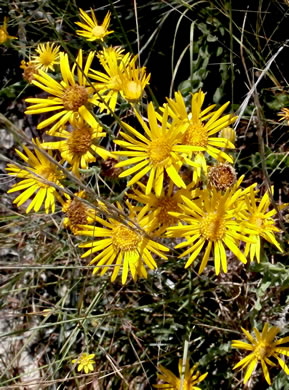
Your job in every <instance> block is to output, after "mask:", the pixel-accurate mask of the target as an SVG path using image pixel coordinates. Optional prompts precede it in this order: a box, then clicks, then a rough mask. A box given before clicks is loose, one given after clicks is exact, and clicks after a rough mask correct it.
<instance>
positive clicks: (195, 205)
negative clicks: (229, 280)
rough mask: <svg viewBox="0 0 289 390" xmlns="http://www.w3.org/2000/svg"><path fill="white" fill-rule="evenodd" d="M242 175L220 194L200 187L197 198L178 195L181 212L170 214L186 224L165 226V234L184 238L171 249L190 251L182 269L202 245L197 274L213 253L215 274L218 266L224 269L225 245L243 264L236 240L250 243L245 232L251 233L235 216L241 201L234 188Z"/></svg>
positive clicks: (244, 259)
mask: <svg viewBox="0 0 289 390" xmlns="http://www.w3.org/2000/svg"><path fill="white" fill-rule="evenodd" d="M241 180H242V178H240V179H239V181H238V182H237V183H236V185H235V186H234V187H233V188H232V189H231V190H230V191H227V192H225V194H222V193H221V192H217V191H216V190H215V189H213V190H212V191H208V190H203V191H200V192H199V198H198V199H197V200H194V201H192V200H190V199H189V198H187V197H186V196H182V200H183V202H184V204H180V205H179V207H180V208H181V210H182V211H183V213H171V215H173V216H175V217H178V218H179V219H181V220H183V221H184V222H186V223H187V225H178V226H174V227H170V228H168V233H167V234H168V236H169V237H185V238H186V241H184V242H182V243H180V244H178V245H176V247H175V248H183V247H186V246H189V248H188V249H187V250H186V251H185V252H183V253H182V254H181V255H180V256H179V257H184V256H186V255H188V254H190V257H189V259H188V260H187V262H186V265H185V268H188V267H189V266H190V265H191V264H192V263H193V261H194V260H195V259H196V258H197V257H198V255H199V253H200V252H201V250H202V249H203V248H205V253H204V255H203V258H202V261H201V265H200V268H199V274H201V273H202V272H203V270H204V268H205V267H206V265H207V263H208V260H209V256H210V254H211V252H213V256H214V262H215V271H216V274H217V275H218V274H219V273H220V269H221V268H222V269H223V271H224V272H227V254H226V247H227V248H228V249H229V250H230V251H231V252H233V254H234V255H235V256H236V257H237V258H238V259H239V260H240V261H241V262H242V263H244V264H246V263H247V260H246V257H245V256H244V254H243V253H242V252H241V251H240V249H239V247H238V246H239V242H240V240H241V241H244V242H248V241H249V242H250V241H251V240H250V239H249V238H248V237H247V236H245V234H250V233H252V232H253V233H254V231H252V230H251V229H249V228H243V227H242V226H241V225H240V219H238V215H239V213H240V210H241V209H242V208H244V202H243V201H242V197H243V193H242V190H241V189H238V187H239V185H240V182H241Z"/></svg>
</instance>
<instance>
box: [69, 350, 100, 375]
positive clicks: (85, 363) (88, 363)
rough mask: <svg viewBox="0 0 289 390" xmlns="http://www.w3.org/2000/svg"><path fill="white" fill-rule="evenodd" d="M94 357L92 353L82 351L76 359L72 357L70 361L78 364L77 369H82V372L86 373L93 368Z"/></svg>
mask: <svg viewBox="0 0 289 390" xmlns="http://www.w3.org/2000/svg"><path fill="white" fill-rule="evenodd" d="M94 357H95V354H94V353H91V354H89V353H86V352H83V353H82V354H81V355H80V356H79V357H78V358H77V359H73V360H72V363H73V364H74V363H76V364H78V366H77V371H82V370H84V372H85V373H86V374H88V373H89V371H93V370H94V367H93V365H94V364H95V361H94V360H93V358H94Z"/></svg>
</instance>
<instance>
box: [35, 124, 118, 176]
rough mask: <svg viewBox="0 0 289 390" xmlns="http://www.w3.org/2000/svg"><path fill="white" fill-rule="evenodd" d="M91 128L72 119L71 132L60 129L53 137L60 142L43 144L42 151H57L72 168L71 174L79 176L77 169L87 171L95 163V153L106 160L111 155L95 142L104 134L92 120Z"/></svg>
mask: <svg viewBox="0 0 289 390" xmlns="http://www.w3.org/2000/svg"><path fill="white" fill-rule="evenodd" d="M93 122H94V125H93V127H91V126H90V125H88V124H86V123H85V122H84V120H83V119H82V118H79V119H74V118H73V119H72V120H71V125H72V130H71V131H67V130H63V129H61V131H59V132H55V133H54V136H55V137H59V138H62V139H63V140H62V141H55V142H44V143H43V144H42V145H41V146H42V147H43V148H44V149H54V150H55V149H58V150H59V151H60V154H61V157H62V158H63V160H64V161H67V162H68V163H69V164H70V165H71V166H72V172H73V173H74V174H75V175H76V176H79V168H82V169H87V168H88V165H89V164H90V163H92V162H95V161H96V157H95V155H94V154H95V153H96V154H98V155H99V156H100V157H101V158H103V159H104V160H106V159H107V158H108V157H111V156H112V155H111V153H110V152H108V151H107V150H105V149H104V148H102V147H100V146H98V144H97V143H96V141H97V140H98V139H100V138H102V137H103V136H105V135H106V134H105V133H104V132H101V131H102V127H101V126H100V125H99V124H98V123H97V122H96V120H95V119H94V118H92V120H91V121H90V123H93Z"/></svg>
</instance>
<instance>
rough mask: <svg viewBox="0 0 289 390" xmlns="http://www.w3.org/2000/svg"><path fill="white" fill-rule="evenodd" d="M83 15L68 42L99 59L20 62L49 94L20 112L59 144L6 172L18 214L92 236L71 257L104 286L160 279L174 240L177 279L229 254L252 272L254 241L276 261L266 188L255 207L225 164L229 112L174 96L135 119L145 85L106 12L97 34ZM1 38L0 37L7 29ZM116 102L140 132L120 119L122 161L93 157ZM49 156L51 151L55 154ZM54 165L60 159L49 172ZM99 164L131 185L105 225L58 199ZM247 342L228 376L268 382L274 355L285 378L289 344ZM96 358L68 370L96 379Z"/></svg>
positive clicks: (220, 265) (100, 154)
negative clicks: (84, 45)
mask: <svg viewBox="0 0 289 390" xmlns="http://www.w3.org/2000/svg"><path fill="white" fill-rule="evenodd" d="M80 16H81V19H82V21H81V22H76V24H77V25H78V26H79V27H80V28H81V30H77V31H76V33H77V34H78V35H79V36H80V37H84V38H85V39H87V40H88V41H97V42H98V43H99V44H101V45H102V47H101V50H99V51H98V52H95V51H90V52H89V53H88V55H87V56H86V59H84V57H85V55H84V53H83V51H82V50H81V49H80V50H79V52H78V54H77V56H76V59H75V61H74V62H73V64H72V65H71V60H70V56H69V55H68V53H66V52H62V51H60V46H57V45H55V43H52V44H50V43H44V44H40V45H39V46H38V47H37V48H36V51H35V55H33V56H32V57H31V58H29V60H28V61H27V62H25V61H24V60H23V61H22V64H21V67H22V68H23V69H24V74H23V77H24V78H25V79H26V80H27V81H28V82H30V83H32V84H33V85H35V86H37V87H39V88H40V89H41V90H42V91H44V92H46V93H47V97H45V98H43V97H41V98H38V97H37V98H36V97H32V98H28V99H26V102H27V103H29V104H30V105H29V106H28V108H27V110H26V111H25V113H26V114H28V115H34V114H43V113H45V114H47V115H48V117H47V119H45V120H43V121H42V122H40V123H39V124H38V126H37V129H39V130H42V129H46V134H47V135H48V136H51V137H52V138H53V137H55V139H54V140H52V141H46V142H42V143H41V142H40V141H39V140H38V139H36V140H33V142H34V151H32V150H30V149H28V148H27V147H26V146H23V152H21V151H19V150H16V152H17V154H18V155H19V156H20V158H21V159H22V160H23V161H24V163H25V164H26V166H24V167H21V166H20V165H19V164H17V165H16V164H8V167H7V171H8V172H9V175H13V176H15V177H17V178H20V179H22V180H21V181H20V182H18V183H16V184H14V185H13V186H12V188H11V189H10V190H9V191H8V192H9V193H12V192H16V191H17V192H19V191H22V192H21V193H20V195H18V196H17V197H16V198H15V200H14V203H16V204H17V206H21V205H22V204H24V203H26V202H27V201H29V200H30V202H28V206H27V208H26V213H29V212H30V211H32V210H34V211H35V212H38V211H39V210H40V209H41V207H42V206H44V209H45V212H46V213H49V212H50V211H51V212H54V211H55V207H56V203H57V202H59V204H60V205H61V206H62V210H63V212H64V213H65V218H64V222H63V223H64V226H65V227H67V228H70V229H71V231H72V232H73V233H74V234H77V235H80V236H86V237H92V240H91V241H88V242H85V243H81V244H80V245H79V247H81V248H86V252H85V253H84V254H83V255H82V257H83V258H85V257H87V256H90V255H92V254H93V256H94V257H93V259H92V260H91V262H90V264H94V265H95V266H94V270H93V273H99V274H100V275H104V274H105V273H106V272H107V271H111V281H112V282H113V281H114V280H115V279H116V277H117V275H118V274H119V273H121V275H122V277H121V280H122V284H125V283H126V282H127V280H128V275H129V274H131V276H132V279H133V280H134V281H136V280H137V279H138V278H139V277H143V278H147V268H148V269H150V270H154V269H156V268H157V262H156V260H155V257H156V256H157V257H160V258H161V259H164V260H167V256H166V255H165V253H167V252H168V251H169V248H168V247H167V246H166V245H167V243H168V242H172V241H173V240H176V241H177V245H176V246H175V250H177V251H178V254H179V258H181V259H183V258H186V263H185V268H188V267H190V266H191V265H192V263H193V262H194V261H195V260H196V259H197V258H200V265H199V273H202V272H203V271H204V269H205V268H206V266H207V264H208V262H209V260H210V258H211V257H212V258H213V260H214V265H215V272H216V274H217V275H218V274H219V273H220V271H221V270H223V271H224V272H227V270H228V264H227V259H228V254H233V255H234V256H235V257H237V258H238V259H239V260H240V261H241V262H242V263H244V264H245V263H247V259H248V258H249V259H250V260H251V261H253V260H254V259H256V260H257V262H260V250H261V239H262V238H263V239H264V240H266V241H267V242H269V243H271V244H273V245H275V247H276V248H277V249H278V250H279V251H282V248H281V247H280V245H279V244H278V242H277V240H276V238H275V233H278V232H279V229H278V228H277V227H276V224H275V221H274V215H275V214H276V213H277V212H278V210H276V209H272V208H271V209H270V205H271V202H270V198H271V196H272V193H273V189H268V190H267V191H266V192H265V194H264V195H263V196H259V194H258V193H259V190H258V189H257V188H256V184H253V185H251V186H249V187H247V188H242V187H241V185H242V182H243V179H244V178H243V177H240V178H239V179H237V175H236V172H235V170H234V168H233V166H232V165H231V164H232V163H233V158H232V156H231V155H230V154H228V153H229V152H228V150H233V149H234V148H235V146H234V141H235V134H234V131H233V130H232V129H231V128H230V127H229V126H230V125H231V124H233V123H234V122H235V120H236V119H237V117H236V116H234V115H233V114H224V111H225V110H226V109H227V107H228V105H229V102H227V103H225V104H223V105H222V106H221V107H220V108H218V109H215V105H210V106H208V107H206V108H203V104H204V99H205V93H204V92H203V91H201V90H200V91H198V92H196V93H192V95H191V103H190V110H189V112H188V111H187V105H186V103H185V100H184V98H183V96H182V94H181V93H180V92H175V95H174V98H167V101H166V103H164V104H163V106H161V107H159V108H156V107H154V105H153V103H152V102H149V103H148V105H147V115H142V114H141V112H140V106H139V105H138V102H140V100H141V98H142V96H143V94H144V90H145V88H146V86H147V85H148V83H149V80H150V74H147V72H146V69H145V67H140V66H138V65H137V63H138V56H133V55H132V54H130V53H125V51H124V50H123V49H122V48H120V47H112V46H107V45H106V44H105V43H104V39H105V37H106V36H107V35H109V34H111V33H112V32H113V31H109V30H108V28H109V23H110V17H111V15H110V13H107V15H106V16H105V18H104V21H103V23H102V24H98V22H97V20H96V17H95V14H94V12H93V11H92V10H91V16H89V15H88V14H87V13H85V12H84V11H83V10H82V9H80ZM2 29H3V31H4V32H5V31H6V32H5V33H6V34H7V30H6V27H5V22H4V27H3V28H2ZM7 36H8V34H7ZM10 38H13V37H10ZM95 59H97V60H98V66H99V67H100V68H101V70H96V69H94V68H93V66H92V64H93V61H94V60H95ZM55 69H59V74H58V77H55V76H53V75H52V74H51V73H49V72H55ZM119 102H126V103H127V106H128V108H129V109H130V110H131V111H133V113H134V116H135V118H136V119H137V122H138V123H139V129H136V128H134V127H133V126H132V125H131V124H129V123H127V121H120V120H119V124H120V126H121V130H120V131H119V134H117V137H118V138H117V139H115V140H114V143H115V145H116V147H119V148H120V149H121V150H119V149H118V150H116V151H112V150H106V148H105V147H103V146H101V142H102V140H103V139H104V137H106V131H105V126H104V125H103V123H102V120H101V118H102V116H103V114H109V115H116V114H115V113H116V112H117V110H118V107H119V106H118V103H119ZM100 114H101V115H100ZM46 151H48V152H46ZM52 151H58V152H57V154H55V155H54V154H53V152H52ZM57 156H61V159H58V161H57V164H56V163H55V162H54V161H55V159H56V160H57ZM97 158H100V159H103V160H107V159H110V158H114V159H116V160H117V161H118V162H117V164H116V165H115V168H118V169H119V171H120V174H119V178H124V177H129V181H128V183H127V186H128V187H130V189H129V191H128V192H127V194H126V195H127V200H126V201H125V205H121V204H120V203H118V202H116V204H115V207H116V210H117V211H118V215H119V218H117V219H116V218H115V217H112V216H111V215H108V213H107V208H106V206H105V205H104V203H102V202H99V201H98V202H95V204H97V205H98V206H100V205H101V207H99V210H100V211H99V212H96V208H95V207H92V206H93V205H91V206H89V204H88V203H87V202H83V201H82V199H85V198H86V197H87V194H86V193H85V191H80V192H76V193H75V195H74V196H73V197H71V196H69V195H67V193H65V192H64V191H63V189H64V185H65V184H64V183H65V181H64V180H65V179H66V176H65V173H64V170H63V169H61V167H66V168H68V169H69V170H70V171H71V173H72V174H73V175H75V177H76V178H78V179H81V180H83V178H82V175H81V170H82V169H87V168H88V167H89V165H90V164H92V163H95V162H96V161H97ZM281 208H282V206H280V207H279V209H281ZM161 239H163V240H164V241H163V243H164V244H165V245H164V244H161V243H160V240H161ZM182 248H186V249H185V250H184V251H183V250H182ZM179 250H181V253H180V252H179ZM187 256H188V257H187ZM243 331H244V332H245V334H246V336H247V338H248V339H249V341H250V342H251V344H252V345H248V344H245V343H243V342H239V341H234V343H233V346H234V347H237V348H243V349H246V350H250V351H252V353H251V354H250V355H249V356H248V357H247V358H245V359H243V360H242V361H241V362H240V363H238V364H237V365H236V366H235V368H238V367H245V366H247V365H248V364H249V368H248V370H247V373H246V375H245V382H246V381H247V380H248V378H249V376H250V375H251V373H252V371H253V370H254V368H255V366H256V364H257V362H258V360H260V361H261V364H262V368H263V371H264V374H265V378H266V380H267V382H268V383H270V379H269V374H268V370H267V368H266V363H267V364H269V365H273V363H272V362H271V360H270V359H269V357H270V356H273V357H275V358H276V359H277V360H278V362H279V364H280V366H281V367H282V368H283V369H284V370H285V372H286V373H287V374H288V373H289V369H288V368H287V366H286V364H285V363H284V362H283V361H282V360H281V359H280V358H279V357H278V356H277V353H283V354H286V355H287V354H288V352H287V351H288V349H287V347H284V348H282V347H279V345H280V344H281V343H284V342H287V341H289V339H288V338H284V339H281V340H279V341H277V342H273V339H274V337H275V336H276V334H277V333H278V331H279V329H278V328H276V327H273V328H272V329H271V330H270V331H268V325H266V326H265V327H264V329H263V332H262V335H260V334H259V332H258V331H257V330H256V329H255V333H256V337H257V341H255V340H254V339H253V338H252V336H250V335H249V333H248V332H246V331H245V330H243ZM93 358H94V355H93V354H90V355H89V354H87V353H84V354H82V355H81V356H80V357H79V359H75V360H74V361H73V362H75V363H76V362H78V364H79V366H78V370H82V369H84V370H85V372H86V373H87V372H89V371H91V370H93V363H94V361H93ZM160 372H161V374H160V376H159V379H160V380H162V381H165V382H166V383H167V384H157V385H155V388H159V389H162V388H163V389H164V388H166V389H168V388H171V389H181V388H182V389H185V390H191V389H199V388H198V387H196V386H195V384H198V383H200V382H201V381H203V380H204V379H205V377H206V376H207V373H206V374H204V375H200V373H199V372H198V371H196V367H195V366H194V367H193V368H191V369H190V368H189V364H188V363H187V364H186V365H185V367H183V365H182V362H181V361H180V364H179V372H180V378H177V377H176V376H175V375H174V374H172V373H171V372H170V371H169V370H167V369H166V368H164V367H162V366H160ZM168 386H169V387H168Z"/></svg>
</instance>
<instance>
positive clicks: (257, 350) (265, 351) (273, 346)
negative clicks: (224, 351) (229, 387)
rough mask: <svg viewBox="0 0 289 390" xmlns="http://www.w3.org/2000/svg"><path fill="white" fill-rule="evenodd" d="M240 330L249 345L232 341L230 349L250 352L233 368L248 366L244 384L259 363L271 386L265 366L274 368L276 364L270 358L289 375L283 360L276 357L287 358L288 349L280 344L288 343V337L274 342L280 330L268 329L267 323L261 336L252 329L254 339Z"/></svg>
mask: <svg viewBox="0 0 289 390" xmlns="http://www.w3.org/2000/svg"><path fill="white" fill-rule="evenodd" d="M241 329H242V331H243V332H244V334H245V336H246V337H247V339H248V340H249V341H250V343H251V344H248V343H245V342H243V341H239V340H233V341H232V347H233V348H240V349H245V350H246V351H251V353H250V354H249V355H248V356H246V357H245V358H244V359H242V360H241V361H240V362H239V363H237V364H236V365H235V366H234V367H233V370H235V369H236V368H240V367H241V369H242V368H245V367H247V366H248V368H247V371H246V374H245V377H244V383H247V382H248V380H249V378H250V376H251V375H252V373H253V371H254V369H255V368H256V366H257V364H258V363H259V362H260V363H261V366H262V370H263V373H264V376H265V379H266V382H267V383H268V384H269V385H271V379H270V375H269V370H268V367H267V365H268V366H271V367H274V366H276V363H274V362H273V361H272V360H271V359H270V358H271V357H273V358H275V359H276V360H277V361H278V363H279V365H280V367H281V368H282V369H283V370H284V371H285V373H286V374H287V375H289V368H288V366H287V365H286V363H285V362H284V360H283V359H281V358H280V357H279V356H278V354H282V355H286V356H289V347H282V346H281V344H285V343H288V342H289V336H287V337H284V338H281V339H279V340H275V341H274V339H275V337H276V335H277V334H278V333H279V332H280V329H279V328H278V327H277V326H272V327H271V328H269V324H268V323H266V324H265V325H264V327H263V330H262V333H261V334H260V332H259V331H258V329H256V328H254V332H255V335H256V338H254V337H253V336H251V335H250V333H249V332H247V331H246V330H245V329H243V328H241Z"/></svg>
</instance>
